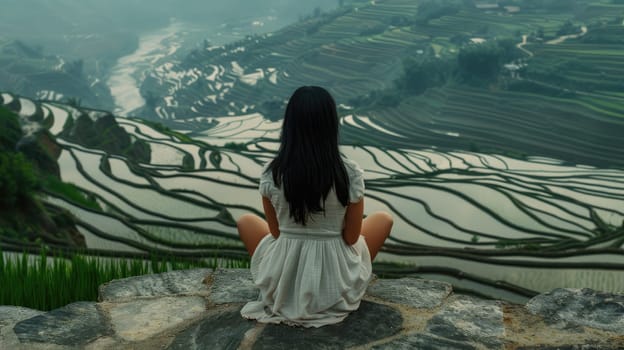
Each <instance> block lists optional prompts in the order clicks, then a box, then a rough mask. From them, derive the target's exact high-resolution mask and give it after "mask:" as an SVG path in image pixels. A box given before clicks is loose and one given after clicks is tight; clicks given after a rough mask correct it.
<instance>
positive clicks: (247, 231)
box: [236, 214, 270, 256]
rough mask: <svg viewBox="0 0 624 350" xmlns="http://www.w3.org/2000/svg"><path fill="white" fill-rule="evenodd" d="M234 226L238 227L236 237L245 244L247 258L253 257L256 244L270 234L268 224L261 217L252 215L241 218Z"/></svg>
mask: <svg viewBox="0 0 624 350" xmlns="http://www.w3.org/2000/svg"><path fill="white" fill-rule="evenodd" d="M236 226H237V227H238V235H239V236H240V238H241V241H243V243H244V244H245V248H247V251H248V252H249V256H252V255H253V253H254V252H255V251H256V247H257V246H258V243H260V241H261V240H262V239H263V238H264V236H266V235H268V234H269V232H270V230H269V224H267V222H266V221H264V219H262V218H261V217H259V216H257V215H253V214H245V215H243V216H241V217H240V218H239V219H238V221H237V222H236Z"/></svg>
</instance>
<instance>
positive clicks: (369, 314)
mask: <svg viewBox="0 0 624 350" xmlns="http://www.w3.org/2000/svg"><path fill="white" fill-rule="evenodd" d="M402 323H403V318H402V317H401V314H400V312H398V311H397V310H395V309H393V308H391V307H389V306H386V305H382V304H377V303H372V302H366V301H364V302H362V304H361V305H360V308H359V310H357V311H356V312H353V313H352V314H350V315H349V316H348V317H347V318H346V319H345V320H344V321H343V322H341V323H338V324H335V325H329V326H325V327H321V328H303V327H290V326H286V325H267V326H266V327H265V328H264V330H263V331H262V333H260V335H259V336H258V339H257V340H256V342H255V344H254V346H253V349H254V350H256V349H271V350H272V349H288V350H291V349H305V350H307V349H343V348H347V347H351V346H357V345H363V344H367V343H370V342H372V341H375V340H380V339H383V338H386V337H389V336H392V335H394V334H396V333H398V332H399V331H400V330H401V328H402Z"/></svg>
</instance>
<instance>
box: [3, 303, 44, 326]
mask: <svg viewBox="0 0 624 350" xmlns="http://www.w3.org/2000/svg"><path fill="white" fill-rule="evenodd" d="M43 313H45V312H43V311H39V310H33V309H29V308H27V307H21V306H0V327H2V326H3V325H7V324H11V323H17V322H19V321H23V320H26V319H29V318H31V317H35V316H39V315H41V314H43Z"/></svg>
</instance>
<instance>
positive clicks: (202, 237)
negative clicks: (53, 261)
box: [24, 103, 624, 301]
mask: <svg viewBox="0 0 624 350" xmlns="http://www.w3.org/2000/svg"><path fill="white" fill-rule="evenodd" d="M24 106H27V107H28V108H30V109H32V108H31V107H32V106H30V104H28V103H25V104H24ZM43 106H44V107H46V108H47V109H49V110H50V111H54V115H55V122H54V123H53V125H52V126H51V130H57V129H58V128H57V126H56V123H57V122H59V123H61V122H64V121H65V120H66V118H68V117H70V115H71V113H70V112H71V110H68V109H67V108H66V107H63V106H62V105H56V104H49V103H48V104H44V105H43ZM348 119H349V121H350V123H362V125H367V126H368V127H369V128H370V129H369V131H370V132H377V133H383V132H384V131H381V130H383V128H381V127H379V126H378V125H376V124H375V121H374V120H370V119H368V118H367V119H366V121H365V122H362V121H360V119H359V118H358V117H355V118H353V117H350V118H348ZM118 122H119V123H120V125H122V126H123V127H124V128H125V129H126V131H128V132H129V133H131V134H132V135H134V137H136V138H140V139H143V140H145V141H146V142H148V143H149V144H150V146H151V147H152V150H153V153H152V159H151V161H150V163H149V164H132V163H131V162H129V161H128V160H127V159H125V158H122V157H116V156H115V157H107V156H106V154H105V153H102V152H101V151H98V150H93V149H87V148H84V147H81V146H78V145H75V144H72V143H69V142H66V141H63V140H62V139H60V144H61V146H62V147H63V149H64V150H63V152H62V154H61V156H60V159H59V164H60V166H61V177H62V179H63V180H64V181H66V182H71V183H74V184H76V185H78V186H79V187H81V188H84V189H86V190H88V191H89V192H90V193H93V194H94V195H95V196H96V197H97V199H98V202H99V203H100V204H101V206H102V208H103V209H104V212H102V213H97V212H93V211H87V210H84V209H81V208H79V207H76V206H75V205H72V204H69V203H68V202H66V201H64V200H62V199H60V198H54V197H51V198H49V199H48V201H49V202H51V203H54V204H57V205H60V206H63V207H65V208H67V209H69V210H70V211H72V212H73V213H74V215H75V216H76V217H77V218H78V219H79V220H81V221H84V222H86V223H89V224H90V225H89V226H81V227H80V231H81V233H82V234H83V235H84V236H85V238H86V242H87V245H88V247H89V248H91V249H105V250H114V251H120V252H141V251H144V252H145V251H150V250H153V249H159V250H162V251H173V252H175V253H176V254H181V255H183V254H202V251H204V250H205V249H206V247H207V246H206V244H210V243H209V242H212V241H220V242H222V244H223V242H225V244H229V245H233V246H240V243H239V242H238V239H237V237H236V229H235V226H234V224H233V221H231V219H236V218H237V217H238V216H240V215H242V214H243V213H247V212H256V213H261V210H262V206H261V201H260V196H259V194H258V190H257V178H258V176H259V174H260V171H261V169H262V165H263V164H264V163H265V162H266V161H268V160H269V159H270V158H271V157H272V155H273V152H274V151H275V150H276V148H277V145H278V136H279V132H280V126H281V123H280V122H272V121H269V120H266V119H265V118H264V117H263V116H262V115H261V114H258V113H255V114H251V115H241V116H232V117H221V118H217V119H214V120H210V123H206V124H205V125H209V126H208V127H206V128H205V130H202V131H196V132H195V133H193V140H194V141H193V142H192V143H189V142H182V141H180V140H179V139H178V138H176V137H172V136H170V135H166V134H163V133H162V132H159V131H157V130H155V129H153V128H151V127H150V126H148V125H146V124H143V123H141V122H140V121H138V120H130V119H124V118H118ZM360 127H361V125H359V126H354V125H350V124H349V123H346V124H345V123H343V128H344V129H345V130H348V129H349V128H357V129H360ZM181 131H182V132H186V131H184V130H181ZM258 132H260V135H258ZM395 136H396V135H395ZM400 136H401V135H398V137H400ZM232 140H235V141H236V142H238V143H241V144H243V143H244V144H246V147H245V148H244V149H228V148H225V147H223V146H222V145H224V144H225V141H228V142H231V141H232ZM212 145H217V146H212ZM156 150H157V151H156ZM341 150H342V152H343V153H344V154H345V155H346V156H348V157H349V158H351V159H353V160H355V161H357V162H358V163H359V164H360V166H361V167H362V168H363V169H364V170H365V174H366V186H367V197H366V213H371V212H374V211H377V210H386V211H389V212H391V213H392V214H393V216H394V218H395V224H394V228H393V232H392V235H391V238H390V239H389V241H388V242H387V243H388V245H387V246H388V249H387V250H386V251H385V252H383V253H381V254H380V256H379V260H380V261H384V262H396V263H407V264H409V265H412V266H413V265H416V266H419V267H423V266H443V267H446V268H454V269H458V270H461V271H464V272H465V273H467V274H471V275H475V276H480V277H484V278H487V279H491V280H501V281H505V282H507V283H510V284H513V285H518V286H521V287H523V288H527V289H530V290H536V291H546V290H550V289H552V288H555V287H561V286H567V287H586V286H591V287H593V288H596V289H602V290H610V291H622V284H621V283H620V281H621V280H622V278H624V272H622V269H621V266H624V255H622V254H621V253H617V252H611V253H609V252H607V251H604V250H601V248H606V247H609V246H611V247H613V244H615V243H616V242H619V243H618V244H620V245H621V244H622V241H621V236H617V237H608V236H605V237H602V236H600V234H599V233H597V232H596V231H595V229H596V223H595V222H594V219H593V218H592V215H597V216H598V217H599V218H600V220H602V221H604V222H605V223H606V224H610V225H618V224H621V222H622V220H623V219H624V171H622V170H613V169H599V168H595V167H588V166H570V165H566V164H564V163H562V162H559V161H557V160H555V159H546V158H540V157H535V158H528V159H526V160H519V159H514V158H510V157H507V156H502V155H495V154H481V153H475V152H465V151H464V152H460V151H457V152H441V151H437V150H435V149H429V150H423V149H404V148H400V149H386V148H379V147H373V146H342V148H341ZM217 155H218V156H217ZM185 157H188V158H190V159H193V166H192V167H191V168H190V169H187V170H182V169H181V166H182V163H183V159H184V158H185ZM215 159H218V161H215ZM102 164H106V165H107V166H104V167H103V166H102ZM592 213H594V214H592ZM227 217H229V218H230V219H226V220H223V218H227ZM228 220H229V221H228ZM150 227H152V228H153V227H165V228H166V227H169V229H165V230H164V231H162V229H159V230H156V231H157V232H158V233H156V234H157V235H158V240H155V239H154V234H155V233H154V232H155V231H154V229H152V228H150ZM211 237H212V238H211ZM117 238H119V239H117ZM566 242H577V243H579V244H581V245H582V247H581V248H579V249H577V250H576V251H574V252H573V253H571V254H563V255H558V249H557V246H558V245H560V244H565V243H566ZM529 245H533V246H535V247H536V250H535V252H534V254H533V253H532V252H531V251H530V250H529V251H523V252H520V253H512V251H513V249H514V248H518V247H523V246H529ZM537 248H540V249H537ZM545 250H550V252H548V253H540V252H542V251H545ZM501 252H503V253H505V252H509V253H506V254H500V253H501ZM617 266H620V268H617ZM429 275H430V274H429ZM438 277H439V278H440V279H445V280H449V281H452V282H453V283H455V285H457V286H463V287H465V288H467V289H471V288H472V289H474V288H475V285H480V283H478V282H475V281H472V280H470V279H465V278H464V279H457V278H455V277H451V276H448V277H444V276H443V275H438ZM480 288H483V290H484V291H486V292H488V293H489V292H492V293H493V291H495V290H496V288H492V287H486V286H481V287H480ZM486 294H487V293H486ZM494 294H495V295H497V296H499V297H500V296H505V295H510V293H509V292H504V291H500V292H497V293H494ZM511 294H513V293H511ZM507 298H508V299H510V300H516V301H519V300H522V297H519V296H515V297H511V296H509V297H507Z"/></svg>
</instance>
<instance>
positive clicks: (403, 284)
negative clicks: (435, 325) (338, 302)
mask: <svg viewBox="0 0 624 350" xmlns="http://www.w3.org/2000/svg"><path fill="white" fill-rule="evenodd" d="M452 290H453V288H452V286H451V285H450V284H448V283H444V282H438V281H429V280H423V279H420V278H415V277H405V278H400V279H392V280H389V279H388V280H377V281H376V282H375V283H374V284H372V285H371V286H369V287H368V291H367V292H368V294H369V295H371V296H374V297H378V298H380V299H383V300H386V301H389V302H392V303H397V304H403V305H407V306H412V307H416V308H426V309H432V308H435V307H438V306H440V305H441V304H442V302H443V301H444V299H446V298H447V297H448V296H449V294H451V291H452Z"/></svg>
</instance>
